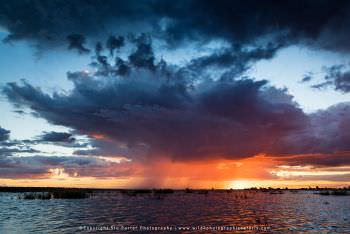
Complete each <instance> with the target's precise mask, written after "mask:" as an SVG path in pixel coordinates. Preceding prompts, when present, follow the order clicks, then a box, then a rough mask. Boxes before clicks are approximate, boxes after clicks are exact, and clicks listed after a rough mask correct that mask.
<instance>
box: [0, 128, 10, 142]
mask: <svg viewBox="0 0 350 234" xmlns="http://www.w3.org/2000/svg"><path fill="white" fill-rule="evenodd" d="M9 138H10V131H9V130H6V129H4V128H2V127H0V141H6V140H8V139H9Z"/></svg>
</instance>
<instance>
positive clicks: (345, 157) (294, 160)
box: [279, 152, 350, 170]
mask: <svg viewBox="0 0 350 234" xmlns="http://www.w3.org/2000/svg"><path fill="white" fill-rule="evenodd" d="M279 162H280V163H282V164H288V165H290V166H315V167H339V166H349V165H350V153H349V152H340V153H339V152H338V153H333V154H309V155H299V156H294V157H290V158H288V157H287V158H279ZM338 170H340V169H338Z"/></svg>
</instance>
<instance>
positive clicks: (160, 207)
mask: <svg viewBox="0 0 350 234" xmlns="http://www.w3.org/2000/svg"><path fill="white" fill-rule="evenodd" d="M157 229H158V230H162V229H163V231H157ZM215 229H216V230H218V229H219V230H222V231H220V233H234V232H236V233H238V232H239V233H258V232H259V233H260V232H265V233H271V232H277V233H279V232H280V233H286V232H306V233H350V196H321V195H317V194H313V193H312V192H306V191H300V192H299V193H292V192H285V193H284V194H269V193H263V192H254V191H250V192H242V191H235V192H231V193H226V192H210V193H209V194H207V195H205V194H194V193H184V192H180V191H178V192H175V193H174V194H169V195H165V196H160V197H159V196H154V195H147V194H146V195H138V196H135V197H133V196H125V195H124V196H123V195H122V194H120V193H119V192H104V193H97V194H96V195H95V196H93V197H91V198H88V199H76V200H69V199H61V200H58V199H51V200H22V199H18V198H17V194H15V193H0V233H1V234H6V233H125V232H127V231H126V230H129V232H133V233H136V232H139V233H169V232H173V233H197V232H202V233H212V232H213V230H215ZM147 230H148V231H147Z"/></svg>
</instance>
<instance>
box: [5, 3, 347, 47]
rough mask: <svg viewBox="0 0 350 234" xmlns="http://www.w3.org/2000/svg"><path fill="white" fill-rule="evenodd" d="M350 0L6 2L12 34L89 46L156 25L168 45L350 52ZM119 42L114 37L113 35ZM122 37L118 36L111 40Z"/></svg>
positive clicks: (37, 41)
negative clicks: (219, 43)
mask: <svg viewBox="0 0 350 234" xmlns="http://www.w3.org/2000/svg"><path fill="white" fill-rule="evenodd" d="M349 7H350V6H349V2H348V1H341V0H340V1H335V2H334V1H283V2H281V1H264V2H261V1H250V0H248V1H226V0H224V1H219V2H218V1H213V0H205V1H201V0H189V1H175V2H172V3H171V4H168V2H165V1H161V0H156V1H144V0H141V1H134V0H131V1H120V0H119V1H115V0H107V1H103V2H101V1H86V0H78V1H74V2H71V3H69V4H67V3H66V2H65V1H62V0H55V1H49V2H48V1H41V0H39V1H30V0H29V1H4V2H2V7H1V9H0V16H1V17H0V25H1V26H2V27H4V28H5V29H7V30H8V31H9V33H10V34H9V35H8V37H7V38H6V41H16V40H30V41H32V42H34V43H35V44H36V45H37V46H40V47H45V46H50V45H58V44H62V43H63V42H65V41H66V40H67V38H68V40H69V43H70V44H69V47H70V48H76V49H78V51H80V52H83V53H84V52H88V49H87V48H86V47H84V45H83V44H84V42H85V38H84V36H83V35H85V36H86V37H87V38H89V39H96V37H98V36H101V35H102V36H107V35H108V34H110V33H115V32H118V33H121V34H125V35H126V34H128V33H139V32H140V31H141V32H149V33H152V34H153V35H154V36H156V37H158V38H161V39H164V40H165V41H167V42H168V44H171V45H176V44H179V43H180V44H182V43H183V42H185V41H188V40H190V41H191V40H196V41H202V42H205V41H210V40H213V39H224V40H227V41H229V42H230V43H233V44H236V45H240V46H241V45H252V44H254V43H259V44H265V42H266V41H272V42H274V43H277V44H280V43H282V44H285V45H288V44H291V43H303V44H305V43H306V44H311V45H312V46H315V47H321V48H325V49H330V50H336V51H341V50H342V51H349V46H348V43H347V41H348V40H347V39H348V38H349V33H350V30H349V29H348V27H347V25H348V24H349V20H350V17H349ZM111 42H112V41H111ZM115 42H117V41H114V42H112V44H110V45H119V44H120V43H121V42H120V41H119V42H117V44H113V43H115Z"/></svg>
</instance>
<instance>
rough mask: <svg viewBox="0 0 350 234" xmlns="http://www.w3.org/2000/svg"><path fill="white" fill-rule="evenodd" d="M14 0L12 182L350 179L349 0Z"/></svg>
mask: <svg viewBox="0 0 350 234" xmlns="http://www.w3.org/2000/svg"><path fill="white" fill-rule="evenodd" d="M0 6H1V7H0V39H1V42H0V68H1V69H0V110H1V115H0V185H3V186H64V187H99V188H149V187H152V188H153V187H157V188H185V187H191V188H212V187H215V188H235V189H242V188H249V187H269V186H271V187H293V188H299V187H309V186H320V187H326V186H337V187H338V186H339V187H342V186H349V185H350V134H349V132H350V102H349V101H350V47H349V43H348V41H349V39H350V30H349V28H348V27H347V25H348V24H349V23H350V22H349V21H350V14H349V12H350V11H349V10H350V4H349V2H348V1H336V2H334V1H311V0H308V1H288V0H287V1H283V3H282V2H281V1H274V0H272V1H253V0H252V1H251V0H248V1H226V0H223V1H220V2H217V1H213V0H201V1H200V0H179V1H175V2H172V4H168V3H166V1H161V0H159V1H158V0H155V1H149V0H148V1H147V0H139V1H136V0H135V1H134V0H131V1H121V0H119V1H112V0H105V1H87V0H75V1H73V2H72V1H69V2H68V1H65V0H55V1H41V0H39V1H34V0H28V1H2V2H1V3H0Z"/></svg>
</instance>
